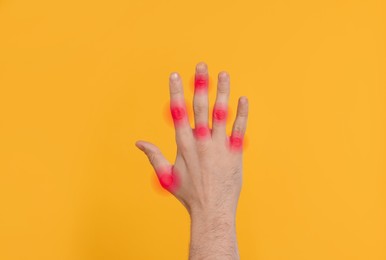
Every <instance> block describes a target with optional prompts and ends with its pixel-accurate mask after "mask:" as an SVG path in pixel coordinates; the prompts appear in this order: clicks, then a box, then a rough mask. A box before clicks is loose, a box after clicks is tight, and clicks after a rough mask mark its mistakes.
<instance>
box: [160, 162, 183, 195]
mask: <svg viewBox="0 0 386 260" xmlns="http://www.w3.org/2000/svg"><path fill="white" fill-rule="evenodd" d="M157 176H158V180H159V183H160V185H161V187H162V188H164V189H165V190H168V191H170V192H174V191H175V190H176V189H177V188H178V186H179V177H178V174H177V172H176V171H175V169H174V167H173V166H171V167H169V168H163V169H159V170H158V171H157Z"/></svg>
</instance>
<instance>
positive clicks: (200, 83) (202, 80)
mask: <svg viewBox="0 0 386 260" xmlns="http://www.w3.org/2000/svg"><path fill="white" fill-rule="evenodd" d="M208 81H209V80H208V76H207V75H196V76H195V78H194V87H195V88H196V89H206V88H207V87H208Z"/></svg>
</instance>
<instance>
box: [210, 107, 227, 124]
mask: <svg viewBox="0 0 386 260" xmlns="http://www.w3.org/2000/svg"><path fill="white" fill-rule="evenodd" d="M226 117H227V110H226V108H214V110H213V118H214V119H215V120H217V121H225V120H226Z"/></svg>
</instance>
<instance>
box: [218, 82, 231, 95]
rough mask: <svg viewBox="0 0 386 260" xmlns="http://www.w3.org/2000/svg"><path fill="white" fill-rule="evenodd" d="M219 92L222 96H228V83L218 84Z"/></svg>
mask: <svg viewBox="0 0 386 260" xmlns="http://www.w3.org/2000/svg"><path fill="white" fill-rule="evenodd" d="M217 92H218V93H220V94H228V93H229V85H228V84H227V83H220V84H218V87H217Z"/></svg>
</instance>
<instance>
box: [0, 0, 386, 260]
mask: <svg viewBox="0 0 386 260" xmlns="http://www.w3.org/2000/svg"><path fill="white" fill-rule="evenodd" d="M199 61H205V62H206V63H207V64H208V66H209V72H210V77H211V78H210V79H211V91H210V99H211V101H212V102H213V100H214V97H215V88H216V80H217V74H218V72H220V71H221V70H226V71H228V72H229V73H230V77H231V99H230V102H231V103H230V106H231V109H232V111H235V110H236V102H237V99H238V97H239V96H241V95H246V96H248V98H249V101H250V118H249V122H248V129H247V138H248V147H247V148H246V150H245V154H244V155H245V156H244V185H243V190H242V194H241V198H240V204H239V209H238V214H237V233H238V240H239V247H240V254H241V258H242V259H253V260H254V259H256V260H303V259H304V260H319V259H320V260H322V259H323V260H326V259H329V260H342V259H350V260H355V259H358V260H385V259H386V214H385V213H386V193H385V189H386V178H385V175H386V168H385V160H386V153H385V148H386V140H385V136H386V129H385V126H386V122H385V121H386V107H385V104H386V100H385V99H386V91H385V89H386V2H385V1H384V0H368V1H360V0H351V1H349V0H335V1H332V0H324V1H306V0H291V1H290V0H287V1H285V0H272V1H252V0H249V1H243V0H240V1H229V0H225V1H218V0H215V1H202V0H198V1H176V0H173V1H155V0H154V1H149V0H144V1H133V0H129V1H122V0H113V1H90V0H82V1H79V0H77V1H74V0H69V1H48V0H36V1H25V0H24V1H23V0H13V1H12V0H0V259H1V260H16V259H23V260H24V259H39V260H45V259H49V260H62V259H66V260H67V259H71V260H77V259H90V260H99V259H100V260H102V259H109V260H118V259H136V260H140V259H187V255H188V242H189V217H188V215H187V213H186V212H185V210H184V209H183V207H182V206H181V205H180V204H179V203H178V201H177V200H176V199H174V198H173V197H171V196H168V195H166V194H162V193H160V192H158V191H157V187H156V186H155V185H154V182H153V180H154V173H153V170H152V168H151V167H150V165H149V163H148V161H147V159H146V157H145V156H144V155H143V154H142V153H141V152H140V151H139V150H138V149H137V148H136V147H135V146H134V143H135V141H136V140H139V139H144V140H148V141H151V142H153V143H155V144H157V145H158V146H159V147H160V148H161V149H162V151H163V152H164V153H165V155H166V156H167V157H168V158H169V160H171V161H174V157H175V151H176V146H175V142H174V130H173V127H172V125H171V124H170V121H168V119H167V116H165V108H167V106H168V101H169V93H168V76H169V74H170V73H171V72H173V71H178V72H179V73H180V74H181V75H182V77H183V82H184V85H185V94H186V99H187V101H188V102H190V104H191V100H192V94H193V93H192V91H191V90H192V79H193V75H194V67H195V65H196V63H198V62H199ZM212 104H213V103H212ZM233 116H234V113H233ZM232 121H233V118H232V120H231V121H230V122H229V125H228V127H229V128H228V130H230V127H231V123H232Z"/></svg>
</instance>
